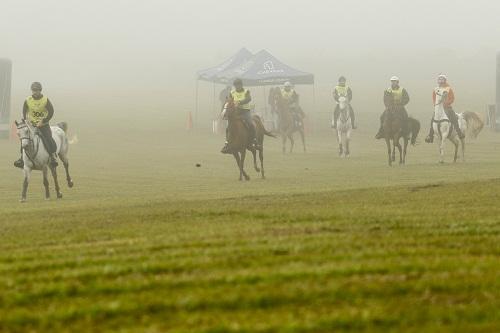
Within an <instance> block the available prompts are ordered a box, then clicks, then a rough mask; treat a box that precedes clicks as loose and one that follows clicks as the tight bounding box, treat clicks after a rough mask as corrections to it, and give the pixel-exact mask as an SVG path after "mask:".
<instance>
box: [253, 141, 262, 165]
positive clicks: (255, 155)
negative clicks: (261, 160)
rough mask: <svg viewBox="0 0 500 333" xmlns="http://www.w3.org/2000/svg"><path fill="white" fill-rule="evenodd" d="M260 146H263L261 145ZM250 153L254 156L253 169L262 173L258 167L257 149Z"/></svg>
mask: <svg viewBox="0 0 500 333" xmlns="http://www.w3.org/2000/svg"><path fill="white" fill-rule="evenodd" d="M259 145H262V144H261V143H259ZM250 151H251V152H252V155H253V167H254V168H255V171H257V172H260V169H259V167H258V166H257V150H256V149H252V150H250Z"/></svg>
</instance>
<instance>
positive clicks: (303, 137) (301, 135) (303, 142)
mask: <svg viewBox="0 0 500 333" xmlns="http://www.w3.org/2000/svg"><path fill="white" fill-rule="evenodd" d="M299 132H300V138H301V139H302V147H304V153H305V152H306V136H305V135H304V130H303V129H302V130H300V131H299Z"/></svg>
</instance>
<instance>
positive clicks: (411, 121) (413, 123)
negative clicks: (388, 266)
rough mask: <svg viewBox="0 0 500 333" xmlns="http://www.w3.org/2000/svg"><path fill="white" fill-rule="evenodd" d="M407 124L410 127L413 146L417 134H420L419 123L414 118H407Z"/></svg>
mask: <svg viewBox="0 0 500 333" xmlns="http://www.w3.org/2000/svg"><path fill="white" fill-rule="evenodd" d="M408 124H409V125H410V126H409V127H410V131H411V141H410V142H411V144H412V145H415V144H416V143H417V137H418V133H419V132H420V121H418V120H417V119H415V118H412V117H408Z"/></svg>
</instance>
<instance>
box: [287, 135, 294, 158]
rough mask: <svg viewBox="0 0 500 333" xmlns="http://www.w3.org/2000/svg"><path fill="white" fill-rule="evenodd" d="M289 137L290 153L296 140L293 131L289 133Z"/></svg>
mask: <svg viewBox="0 0 500 333" xmlns="http://www.w3.org/2000/svg"><path fill="white" fill-rule="evenodd" d="M288 139H289V140H290V153H292V152H293V146H294V145H295V141H294V140H293V133H290V134H288Z"/></svg>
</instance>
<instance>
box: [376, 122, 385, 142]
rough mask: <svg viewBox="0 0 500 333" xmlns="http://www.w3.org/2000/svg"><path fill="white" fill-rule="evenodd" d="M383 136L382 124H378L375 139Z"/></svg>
mask: <svg viewBox="0 0 500 333" xmlns="http://www.w3.org/2000/svg"><path fill="white" fill-rule="evenodd" d="M383 138H384V126H383V125H382V124H380V128H379V129H378V132H377V134H376V135H375V139H377V140H380V139H383Z"/></svg>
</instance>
